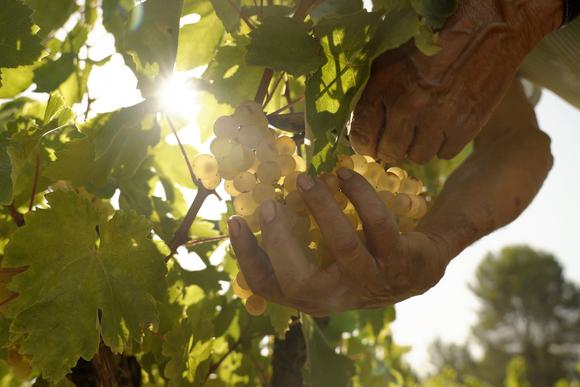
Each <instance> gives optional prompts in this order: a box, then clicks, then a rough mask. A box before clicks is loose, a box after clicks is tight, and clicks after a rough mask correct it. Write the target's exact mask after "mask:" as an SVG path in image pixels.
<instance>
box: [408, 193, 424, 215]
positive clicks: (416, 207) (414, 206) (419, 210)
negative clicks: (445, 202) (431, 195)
mask: <svg viewBox="0 0 580 387" xmlns="http://www.w3.org/2000/svg"><path fill="white" fill-rule="evenodd" d="M410 198H411V202H412V203H411V210H410V211H409V214H408V216H409V218H411V219H420V218H422V217H423V216H425V214H426V213H427V202H426V201H425V198H423V197H422V196H417V195H410Z"/></svg>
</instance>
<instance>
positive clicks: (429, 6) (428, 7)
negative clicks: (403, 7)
mask: <svg viewBox="0 0 580 387" xmlns="http://www.w3.org/2000/svg"><path fill="white" fill-rule="evenodd" d="M410 2H411V4H412V5H413V8H415V10H416V11H417V13H418V14H420V15H422V16H424V17H425V19H427V22H428V23H429V25H431V26H432V27H442V26H443V24H444V23H445V20H446V19H447V18H448V17H449V16H451V15H453V13H454V12H455V10H456V9H457V6H458V4H459V0H410Z"/></svg>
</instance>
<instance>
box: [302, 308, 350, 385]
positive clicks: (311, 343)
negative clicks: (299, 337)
mask: <svg viewBox="0 0 580 387" xmlns="http://www.w3.org/2000/svg"><path fill="white" fill-rule="evenodd" d="M302 331H303V333H304V340H305V342H306V352H307V361H306V372H307V376H308V379H310V383H311V385H312V386H313V387H326V386H333V387H340V386H349V385H350V380H351V378H352V377H353V376H354V373H355V368H354V363H353V361H352V360H351V359H349V358H348V357H346V356H344V355H341V354H338V353H336V352H335V351H334V348H332V347H330V346H329V344H328V341H327V339H326V338H325V336H324V333H323V332H322V330H321V329H320V327H319V326H318V325H317V324H316V322H315V321H314V320H313V319H312V318H311V317H310V316H306V315H302Z"/></svg>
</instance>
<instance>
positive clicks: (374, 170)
mask: <svg viewBox="0 0 580 387" xmlns="http://www.w3.org/2000/svg"><path fill="white" fill-rule="evenodd" d="M384 175H385V169H384V168H383V167H382V166H381V165H380V164H379V163H375V162H372V163H368V164H367V170H366V171H365V173H364V177H365V179H367V181H368V182H369V183H370V184H371V185H372V186H375V185H376V184H377V183H378V181H379V178H380V177H382V176H384Z"/></svg>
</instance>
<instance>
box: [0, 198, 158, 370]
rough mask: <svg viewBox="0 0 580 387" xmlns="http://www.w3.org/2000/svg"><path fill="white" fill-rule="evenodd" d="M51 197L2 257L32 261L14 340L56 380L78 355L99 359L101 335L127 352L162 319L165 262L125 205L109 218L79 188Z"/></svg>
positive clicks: (19, 287)
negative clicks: (159, 304) (159, 303)
mask: <svg viewBox="0 0 580 387" xmlns="http://www.w3.org/2000/svg"><path fill="white" fill-rule="evenodd" d="M46 198H47V200H48V203H49V205H50V208H49V209H45V210H36V211H35V212H34V213H31V214H30V215H28V216H27V217H26V226H24V227H22V228H20V229H19V230H18V231H17V232H16V233H15V234H14V235H13V237H12V240H11V241H10V244H9V245H8V246H7V248H6V257H5V258H4V260H3V261H2V264H3V265H4V266H5V267H22V266H26V267H27V270H26V271H25V272H23V273H21V274H19V275H17V276H15V277H14V278H13V279H12V281H11V282H10V288H11V289H12V290H13V291H15V292H18V293H19V296H18V298H16V299H15V300H14V301H13V302H11V305H9V314H10V315H11V316H14V321H13V323H12V325H11V327H10V333H11V340H12V341H16V342H18V343H19V345H20V351H21V352H22V353H25V354H28V355H31V357H32V364H33V366H34V367H35V368H38V369H40V370H42V372H43V376H45V377H47V378H49V379H51V380H53V381H57V380H59V379H61V378H62V377H64V375H65V374H66V373H67V372H68V370H69V369H70V368H71V367H72V366H74V365H75V363H76V361H77V359H78V358H79V357H81V356H82V357H83V358H85V359H90V358H92V356H93V355H94V354H95V353H96V351H97V348H98V344H99V338H102V340H103V341H104V343H105V344H106V345H108V346H109V347H111V349H112V350H113V351H115V352H122V351H126V350H130V349H131V347H132V345H133V343H136V342H139V341H140V340H141V338H142V335H143V330H144V329H145V328H146V327H148V326H150V325H152V326H156V325H157V324H158V314H157V307H156V302H157V301H156V300H159V299H161V298H162V295H163V292H164V291H165V280H164V275H165V271H166V269H165V265H164V263H163V256H162V255H161V254H160V253H159V251H158V250H157V249H156V247H155V245H154V244H153V242H152V241H151V239H150V233H151V231H150V227H149V224H148V222H147V221H146V220H145V219H144V218H142V217H139V216H136V215H135V214H132V213H128V212H123V211H119V212H117V213H116V214H115V216H114V217H113V218H112V219H110V220H107V219H106V218H105V217H103V215H102V214H101V213H99V212H98V211H97V210H96V209H95V207H93V205H92V204H91V202H90V201H89V200H87V199H85V198H83V197H81V196H80V195H79V194H77V193H75V192H62V191H57V192H54V193H52V194H49V195H47V197H46ZM30 241H34V243H33V244H31V243H30ZM64 337H66V340H63V338H64Z"/></svg>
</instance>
